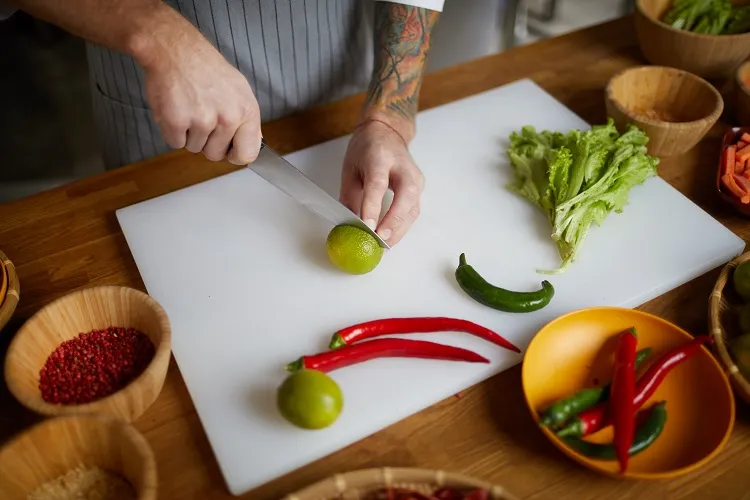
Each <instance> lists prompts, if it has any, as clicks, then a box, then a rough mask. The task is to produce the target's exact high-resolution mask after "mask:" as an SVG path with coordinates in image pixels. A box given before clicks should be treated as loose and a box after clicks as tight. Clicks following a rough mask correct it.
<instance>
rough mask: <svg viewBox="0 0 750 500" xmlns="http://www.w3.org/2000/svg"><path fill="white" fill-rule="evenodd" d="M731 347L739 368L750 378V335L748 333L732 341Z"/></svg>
mask: <svg viewBox="0 0 750 500" xmlns="http://www.w3.org/2000/svg"><path fill="white" fill-rule="evenodd" d="M730 347H731V351H732V357H733V358H734V362H735V363H737V368H739V370H740V372H741V373H742V374H743V375H744V376H745V377H748V376H750V334H748V333H746V334H744V335H740V336H739V337H736V338H734V339H732V340H731V342H730Z"/></svg>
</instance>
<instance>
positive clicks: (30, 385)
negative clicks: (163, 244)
mask: <svg viewBox="0 0 750 500" xmlns="http://www.w3.org/2000/svg"><path fill="white" fill-rule="evenodd" d="M170 337H171V328H170V324H169V320H168V318H167V315H166V313H165V312H164V310H163V309H162V307H161V306H160V305H159V303H157V302H156V301H155V300H154V299H153V298H151V297H150V296H149V295H147V294H145V293H143V292H141V291H139V290H135V289H133V288H127V287H119V286H101V287H92V288H85V289H82V290H78V291H76V292H73V293H70V294H68V295H65V296H64V297H61V298H59V299H57V300H55V301H53V302H51V303H50V304H48V305H46V306H45V307H43V308H42V309H40V310H39V311H38V312H37V313H36V314H34V316H32V317H31V318H30V319H29V320H28V321H26V323H25V324H24V325H23V326H22V327H21V329H20V330H19V331H18V333H17V334H16V336H15V337H14V338H13V340H12V341H11V344H10V346H9V348H8V353H7V355H6V360H5V381H6V383H7V385H8V388H9V390H10V392H11V393H12V394H13V396H14V397H15V398H16V399H17V400H18V401H19V402H20V403H21V404H23V405H24V406H26V407H27V408H29V409H31V410H33V411H35V412H37V413H40V414H42V415H63V414H80V413H102V414H109V415H113V416H116V417H119V418H121V419H124V420H125V421H128V422H130V421H133V420H135V419H137V418H138V417H139V416H140V415H141V414H143V412H144V411H146V409H147V408H148V407H149V406H151V404H152V403H153V402H154V401H155V400H156V397H157V396H158V395H159V393H160V392H161V388H162V385H163V384H164V377H165V376H166V373H167V367H168V365H169V358H170V349H171V347H170V346H171V340H170Z"/></svg>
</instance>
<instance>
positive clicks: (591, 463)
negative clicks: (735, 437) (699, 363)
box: [521, 306, 736, 480]
mask: <svg viewBox="0 0 750 500" xmlns="http://www.w3.org/2000/svg"><path fill="white" fill-rule="evenodd" d="M597 311H598V312H605V313H610V312H617V313H619V314H622V313H625V314H632V315H635V316H641V317H645V318H648V319H651V320H654V321H656V322H657V323H661V324H663V325H666V326H668V327H669V328H671V329H673V330H675V331H677V332H678V333H680V334H681V335H682V336H684V337H685V338H686V339H692V338H694V336H693V335H691V334H690V333H688V332H687V331H685V330H683V329H682V328H680V327H679V326H677V325H676V324H674V323H672V322H671V321H667V320H666V319H664V318H662V317H660V316H657V315H655V314H651V313H648V312H646V311H640V310H637V309H630V308H627V307H617V306H593V307H586V308H582V309H576V310H574V311H570V312H567V313H565V314H562V315H560V316H558V317H556V318H554V319H552V320H551V321H548V322H547V323H545V324H544V325H543V326H542V327H541V328H540V329H539V330H538V331H537V333H536V334H535V335H534V337H533V338H532V339H531V342H529V345H528V346H527V347H526V353H525V355H524V362H523V365H522V366H521V389H522V391H523V398H524V401H526V407H527V408H528V409H529V412H530V413H531V418H532V420H533V421H534V423H535V424H536V426H537V427H538V428H539V429H540V430H541V431H542V433H543V434H544V435H545V436H546V437H547V439H549V440H550V441H551V442H552V444H553V445H554V446H555V447H556V448H557V449H559V450H560V451H562V452H563V454H565V455H566V456H567V457H568V458H570V459H572V460H573V461H575V462H576V463H578V464H581V465H583V466H584V467H586V468H589V469H591V470H593V471H595V472H598V473H600V474H604V475H605V476H609V477H614V478H618V479H622V478H626V479H644V480H655V479H668V478H674V477H678V476H681V475H684V474H688V473H690V472H692V471H694V470H697V469H699V468H701V467H703V466H704V465H705V464H707V463H708V462H710V461H711V460H712V459H714V458H715V457H716V456H717V455H718V454H719V453H720V452H721V451H722V450H723V449H724V447H725V446H726V444H727V442H728V441H729V438H730V437H731V435H732V430H733V429H734V424H735V413H736V403H735V398H734V391H733V390H732V386H731V384H730V382H729V378H728V377H727V376H726V373H725V370H724V368H723V366H722V365H721V363H720V362H719V360H717V359H716V357H715V356H713V355H712V354H711V351H709V350H708V349H707V348H706V346H702V347H701V350H702V351H706V355H707V356H708V358H709V359H710V363H711V364H712V365H713V366H714V368H716V370H718V372H719V373H720V374H721V375H722V376H721V380H722V384H723V386H724V389H725V392H726V394H727V397H728V398H729V422H728V425H727V428H726V430H725V432H724V436H723V437H722V438H721V441H720V442H719V443H718V444H717V445H716V447H715V448H714V449H713V450H711V452H710V453H708V454H707V455H706V456H704V457H703V458H701V459H700V460H697V461H696V462H693V463H691V464H689V465H686V466H684V467H681V468H679V469H673V470H669V471H665V472H625V474H619V473H616V472H611V471H607V470H603V469H601V468H599V467H596V464H597V463H598V461H597V460H594V459H589V458H587V457H585V456H582V455H579V454H577V453H575V452H574V451H573V450H571V449H570V448H569V447H568V446H565V444H563V442H562V441H560V439H559V438H558V437H557V435H556V434H555V433H553V432H552V431H550V430H549V429H548V428H546V427H541V426H539V415H538V413H537V410H536V408H534V407H533V406H532V404H531V401H530V400H529V397H528V393H527V391H526V372H527V370H526V355H528V353H529V351H530V350H531V349H532V346H533V345H534V342H535V341H536V339H537V338H538V337H539V335H540V334H541V333H542V332H543V331H545V330H547V329H549V328H550V327H551V326H552V325H554V324H556V323H558V322H560V321H562V320H564V319H567V318H569V317H571V316H577V315H580V314H591V313H594V312H597Z"/></svg>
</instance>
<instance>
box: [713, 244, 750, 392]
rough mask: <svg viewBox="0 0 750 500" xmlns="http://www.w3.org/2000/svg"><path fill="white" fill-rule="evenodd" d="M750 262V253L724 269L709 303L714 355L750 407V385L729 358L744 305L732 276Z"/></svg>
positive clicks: (741, 256) (733, 261)
mask: <svg viewBox="0 0 750 500" xmlns="http://www.w3.org/2000/svg"><path fill="white" fill-rule="evenodd" d="M748 260H750V252H746V253H743V254H742V255H740V256H739V257H736V258H735V259H733V260H732V261H731V262H729V263H728V264H727V265H726V266H724V269H722V271H721V274H720V275H719V278H718V279H717V280H716V285H714V289H713V292H711V298H710V300H709V303H708V322H709V328H710V331H711V335H712V336H713V338H714V351H715V352H716V353H717V354H718V357H719V361H720V362H721V364H722V365H723V366H724V369H725V371H726V372H727V373H728V374H729V379H730V380H731V382H732V387H734V390H735V392H736V393H737V394H738V395H739V396H740V398H741V399H742V400H743V401H745V402H746V403H750V382H749V381H748V380H747V379H746V378H745V376H744V375H742V373H741V372H740V371H739V369H738V368H737V365H736V364H735V362H734V359H733V358H732V356H731V355H730V354H729V347H728V346H729V342H730V341H731V339H732V337H735V336H737V335H739V332H740V328H739V324H738V321H737V317H736V315H735V314H734V310H733V306H737V305H739V304H741V303H742V300H741V299H740V297H739V296H738V295H737V293H736V292H735V291H734V288H733V287H732V274H733V273H734V270H735V268H736V267H737V266H738V265H740V264H741V263H743V262H746V261H748Z"/></svg>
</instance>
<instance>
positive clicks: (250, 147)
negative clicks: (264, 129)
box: [227, 121, 263, 165]
mask: <svg viewBox="0 0 750 500" xmlns="http://www.w3.org/2000/svg"><path fill="white" fill-rule="evenodd" d="M262 138H263V135H262V134H261V131H260V124H259V123H253V122H251V121H245V122H243V123H242V124H241V125H240V127H239V128H238V129H237V131H236V132H235V133H234V139H233V140H232V150H231V151H230V152H229V155H227V159H228V160H229V162H230V163H234V164H235V165H247V164H248V163H252V162H254V161H255V159H256V158H257V157H258V153H259V152H260V142H261V139H262Z"/></svg>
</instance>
